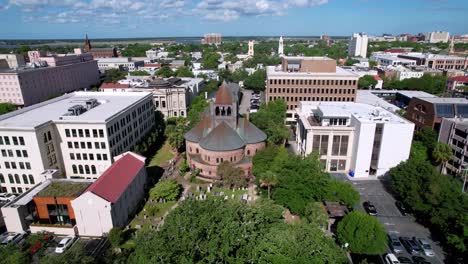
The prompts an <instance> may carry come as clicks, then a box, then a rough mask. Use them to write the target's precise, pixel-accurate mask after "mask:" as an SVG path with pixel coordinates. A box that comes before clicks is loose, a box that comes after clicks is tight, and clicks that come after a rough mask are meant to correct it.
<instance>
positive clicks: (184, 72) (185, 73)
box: [174, 66, 193, 77]
mask: <svg viewBox="0 0 468 264" xmlns="http://www.w3.org/2000/svg"><path fill="white" fill-rule="evenodd" d="M174 74H175V76H177V77H193V73H192V71H191V70H190V69H189V68H188V67H186V66H181V67H179V68H178V69H177V70H176V71H175V72H174Z"/></svg>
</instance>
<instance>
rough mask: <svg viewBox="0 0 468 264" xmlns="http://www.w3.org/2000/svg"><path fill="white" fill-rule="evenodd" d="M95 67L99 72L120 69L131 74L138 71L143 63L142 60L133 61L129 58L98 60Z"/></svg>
mask: <svg viewBox="0 0 468 264" xmlns="http://www.w3.org/2000/svg"><path fill="white" fill-rule="evenodd" d="M97 65H98V67H99V70H101V71H106V70H109V69H120V70H126V71H130V72H132V71H136V70H138V68H139V67H143V66H145V62H144V61H143V60H133V59H132V58H130V57H122V58H99V59H98V60H97Z"/></svg>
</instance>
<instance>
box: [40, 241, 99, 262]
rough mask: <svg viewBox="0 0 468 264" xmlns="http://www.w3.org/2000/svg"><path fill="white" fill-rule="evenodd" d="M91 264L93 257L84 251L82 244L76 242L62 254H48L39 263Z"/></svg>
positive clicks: (93, 260)
mask: <svg viewBox="0 0 468 264" xmlns="http://www.w3.org/2000/svg"><path fill="white" fill-rule="evenodd" d="M42 263H44V264H62V263H67V264H91V263H95V259H94V258H93V257H91V256H89V255H88V254H86V252H85V248H84V245H83V244H82V243H80V242H77V243H76V244H75V245H74V246H73V247H71V248H70V249H68V250H67V251H65V253H63V254H55V255H48V256H46V257H44V258H42V259H41V264H42Z"/></svg>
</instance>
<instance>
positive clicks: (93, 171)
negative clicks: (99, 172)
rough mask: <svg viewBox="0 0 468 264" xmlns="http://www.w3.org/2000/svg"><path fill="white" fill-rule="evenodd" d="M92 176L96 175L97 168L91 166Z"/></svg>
mask: <svg viewBox="0 0 468 264" xmlns="http://www.w3.org/2000/svg"><path fill="white" fill-rule="evenodd" d="M91 174H96V166H94V165H91Z"/></svg>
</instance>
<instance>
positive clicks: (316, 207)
mask: <svg viewBox="0 0 468 264" xmlns="http://www.w3.org/2000/svg"><path fill="white" fill-rule="evenodd" d="M303 219H304V220H305V222H307V223H308V224H313V225H317V226H318V227H320V228H326V227H327V225H328V215H327V214H326V211H325V208H323V205H322V203H320V202H312V203H309V204H308V205H307V206H306V207H305V209H304V217H303Z"/></svg>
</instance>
